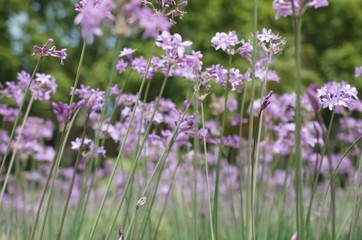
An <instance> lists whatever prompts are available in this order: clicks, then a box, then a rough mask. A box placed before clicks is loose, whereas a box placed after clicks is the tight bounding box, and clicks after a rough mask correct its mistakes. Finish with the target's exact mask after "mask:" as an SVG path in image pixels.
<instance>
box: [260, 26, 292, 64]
mask: <svg viewBox="0 0 362 240" xmlns="http://www.w3.org/2000/svg"><path fill="white" fill-rule="evenodd" d="M256 37H257V39H258V40H259V44H258V45H259V47H260V48H262V49H263V50H264V51H265V53H266V55H267V56H266V60H267V61H269V62H271V60H272V57H273V55H275V54H278V53H280V52H281V51H282V46H283V45H285V43H286V41H285V38H282V37H281V36H279V34H274V33H272V30H271V29H269V30H267V29H265V28H263V30H262V33H258V32H257V34H256Z"/></svg>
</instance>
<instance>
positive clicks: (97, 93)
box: [71, 84, 105, 120]
mask: <svg viewBox="0 0 362 240" xmlns="http://www.w3.org/2000/svg"><path fill="white" fill-rule="evenodd" d="M72 92H73V90H71V93H72ZM75 94H76V95H77V96H79V97H80V98H81V99H83V100H84V101H85V104H86V106H87V113H88V114H89V115H90V116H89V118H90V119H91V120H96V119H98V118H99V116H98V114H99V112H100V111H101V110H102V108H103V105H104V98H105V92H104V91H101V90H99V89H91V88H90V87H89V86H84V85H83V84H82V85H81V86H80V88H78V89H76V90H75Z"/></svg>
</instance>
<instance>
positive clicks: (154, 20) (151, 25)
mask: <svg viewBox="0 0 362 240" xmlns="http://www.w3.org/2000/svg"><path fill="white" fill-rule="evenodd" d="M138 21H139V25H140V27H141V28H142V29H144V32H143V35H142V37H143V38H154V37H156V36H157V35H158V34H159V33H160V32H162V31H168V30H169V29H170V27H171V23H170V22H169V20H168V18H167V17H165V16H164V15H163V14H155V13H154V12H152V11H151V10H150V9H148V8H142V9H141V10H140V11H139V12H138Z"/></svg>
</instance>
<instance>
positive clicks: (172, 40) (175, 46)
mask: <svg viewBox="0 0 362 240" xmlns="http://www.w3.org/2000/svg"><path fill="white" fill-rule="evenodd" d="M155 44H156V46H158V47H160V48H162V50H164V51H165V55H166V57H167V59H168V61H169V62H170V63H171V64H173V63H176V62H177V61H178V60H180V59H182V58H183V57H184V55H185V52H186V48H187V47H189V46H191V45H192V42H191V41H184V42H183V41H182V37H181V35H180V34H178V33H175V34H174V35H172V34H170V33H169V32H165V31H164V32H162V34H161V35H159V36H157V37H156V42H155Z"/></svg>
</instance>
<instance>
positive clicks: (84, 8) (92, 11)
mask: <svg viewBox="0 0 362 240" xmlns="http://www.w3.org/2000/svg"><path fill="white" fill-rule="evenodd" d="M114 8H115V5H114V4H113V3H112V1H109V0H81V1H80V2H79V3H76V4H75V11H76V12H78V15H77V16H76V18H75V19H74V22H75V24H80V25H81V26H82V31H81V32H82V37H83V38H85V39H87V41H88V43H93V41H94V36H101V35H102V34H103V32H102V29H101V25H102V23H103V22H104V21H105V20H111V21H112V20H113V19H114V16H113V15H112V13H111V11H112V10H113V9H114Z"/></svg>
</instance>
